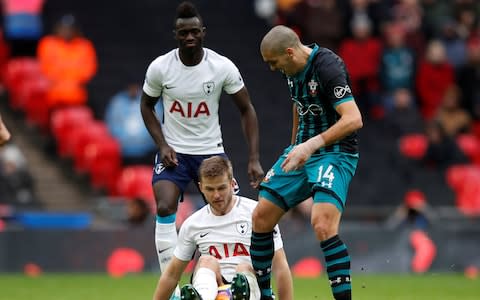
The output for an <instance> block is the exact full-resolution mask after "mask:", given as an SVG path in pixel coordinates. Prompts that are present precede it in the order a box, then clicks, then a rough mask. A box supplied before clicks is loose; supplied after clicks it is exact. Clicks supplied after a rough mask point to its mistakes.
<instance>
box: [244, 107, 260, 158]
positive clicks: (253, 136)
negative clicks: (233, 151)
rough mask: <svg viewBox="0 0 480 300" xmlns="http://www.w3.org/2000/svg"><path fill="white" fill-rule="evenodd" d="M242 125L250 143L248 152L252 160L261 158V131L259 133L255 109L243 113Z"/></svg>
mask: <svg viewBox="0 0 480 300" xmlns="http://www.w3.org/2000/svg"><path fill="white" fill-rule="evenodd" d="M241 118H242V127H243V132H244V135H245V138H246V140H247V143H248V153H249V158H250V160H259V159H260V151H259V148H260V147H259V133H258V120H257V114H256V113H255V110H254V109H253V106H252V107H251V109H249V110H247V111H245V112H243V113H242V117H241Z"/></svg>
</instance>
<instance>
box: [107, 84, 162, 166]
mask: <svg viewBox="0 0 480 300" xmlns="http://www.w3.org/2000/svg"><path fill="white" fill-rule="evenodd" d="M141 93H142V90H141V89H140V86H139V85H138V84H136V83H132V84H129V85H128V87H127V88H126V89H125V90H124V91H121V92H119V93H118V94H116V95H115V96H114V97H113V98H112V99H111V100H110V102H109V103H108V105H107V107H106V110H105V122H106V124H107V127H108V129H109V131H110V133H111V134H112V135H113V136H114V137H115V138H116V139H117V140H118V141H119V142H120V145H121V147H122V158H123V162H124V163H125V164H127V165H130V164H151V163H152V161H153V156H154V155H155V152H156V151H157V150H158V149H157V146H156V145H155V143H154V141H153V139H152V137H151V136H150V134H149V133H148V130H147V128H146V127H145V125H144V123H143V119H142V115H141V113H140V96H141ZM156 113H157V116H160V117H162V116H163V108H162V102H161V101H159V102H158V103H157V106H156Z"/></svg>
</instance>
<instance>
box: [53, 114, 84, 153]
mask: <svg viewBox="0 0 480 300" xmlns="http://www.w3.org/2000/svg"><path fill="white" fill-rule="evenodd" d="M90 121H93V111H92V110H91V109H90V108H89V107H87V106H72V107H64V108H58V109H56V110H55V111H54V112H53V113H52V117H51V120H50V128H51V130H52V134H53V137H54V138H55V140H56V141H57V152H58V154H59V155H60V156H66V149H65V145H66V142H65V141H66V140H68V139H69V137H70V131H71V130H72V129H73V128H74V127H77V126H83V125H84V124H85V122H90Z"/></svg>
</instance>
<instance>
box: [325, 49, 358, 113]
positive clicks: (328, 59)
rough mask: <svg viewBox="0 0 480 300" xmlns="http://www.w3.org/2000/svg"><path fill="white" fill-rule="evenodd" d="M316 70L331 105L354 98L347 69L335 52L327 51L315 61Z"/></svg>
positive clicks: (334, 105)
mask: <svg viewBox="0 0 480 300" xmlns="http://www.w3.org/2000/svg"><path fill="white" fill-rule="evenodd" d="M316 72H317V75H318V77H319V79H320V80H321V82H322V85H323V90H324V92H325V94H326V95H327V98H328V100H329V101H330V103H331V104H332V105H333V107H337V106H338V105H339V104H341V103H343V102H347V101H351V100H354V98H353V94H352V89H351V86H350V79H349V76H348V74H347V69H346V67H345V64H344V62H343V61H342V60H341V59H340V57H338V56H337V55H336V54H334V53H329V54H327V55H325V57H322V58H321V59H320V62H318V61H317V64H316Z"/></svg>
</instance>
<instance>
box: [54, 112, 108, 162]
mask: <svg viewBox="0 0 480 300" xmlns="http://www.w3.org/2000/svg"><path fill="white" fill-rule="evenodd" d="M81 125H82V126H75V127H74V128H72V129H71V130H70V132H69V136H68V138H65V139H63V140H62V141H61V142H62V143H63V145H61V146H60V148H61V149H63V150H62V151H63V155H64V156H66V157H69V158H72V159H73V157H74V156H75V149H77V148H78V147H80V146H81V145H86V144H88V142H90V141H93V140H99V139H100V140H101V139H104V138H108V137H110V133H109V132H108V128H107V126H106V125H105V123H104V122H103V121H97V120H91V121H89V120H87V121H86V122H84V123H82V124H81Z"/></svg>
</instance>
